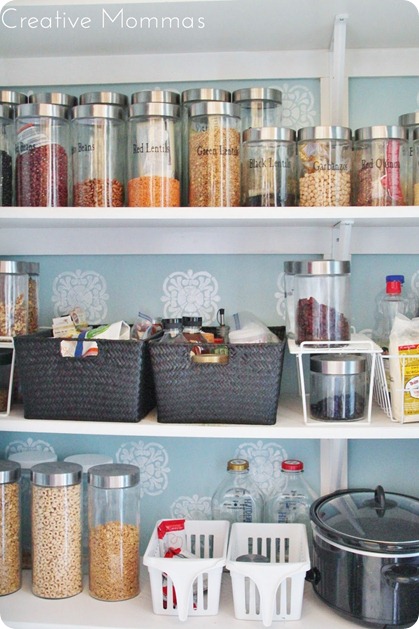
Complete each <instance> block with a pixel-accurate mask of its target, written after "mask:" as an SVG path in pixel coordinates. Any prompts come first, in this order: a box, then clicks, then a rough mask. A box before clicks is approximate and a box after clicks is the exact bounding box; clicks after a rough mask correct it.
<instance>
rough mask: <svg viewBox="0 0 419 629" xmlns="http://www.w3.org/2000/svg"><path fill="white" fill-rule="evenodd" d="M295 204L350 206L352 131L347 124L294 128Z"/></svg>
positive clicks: (307, 205)
mask: <svg viewBox="0 0 419 629" xmlns="http://www.w3.org/2000/svg"><path fill="white" fill-rule="evenodd" d="M298 162H299V165H298V170H299V205H300V206H302V207H336V206H349V205H351V167H352V132H351V130H350V129H348V128H347V127H339V126H318V127H304V128H302V129H299V131H298Z"/></svg>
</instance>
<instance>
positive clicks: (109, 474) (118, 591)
mask: <svg viewBox="0 0 419 629" xmlns="http://www.w3.org/2000/svg"><path fill="white" fill-rule="evenodd" d="M88 505H89V507H88V508H89V591H90V594H91V596H93V597H94V598H97V599H100V600H102V601H124V600H126V599H129V598H132V597H134V596H136V595H137V594H138V593H139V591H140V573H139V566H140V564H139V561H140V470H139V468H138V467H137V466H136V465H125V464H117V463H115V464H109V465H95V466H94V467H92V468H90V470H89V471H88Z"/></svg>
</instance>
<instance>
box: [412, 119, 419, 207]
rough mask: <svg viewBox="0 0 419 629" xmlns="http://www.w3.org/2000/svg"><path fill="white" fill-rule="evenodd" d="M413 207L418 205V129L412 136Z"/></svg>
mask: <svg viewBox="0 0 419 629" xmlns="http://www.w3.org/2000/svg"><path fill="white" fill-rule="evenodd" d="M413 146H414V149H413V161H414V164H413V205H419V127H418V128H417V129H415V132H414V136H413Z"/></svg>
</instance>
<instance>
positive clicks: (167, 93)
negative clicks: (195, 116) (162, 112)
mask: <svg viewBox="0 0 419 629" xmlns="http://www.w3.org/2000/svg"><path fill="white" fill-rule="evenodd" d="M136 103H169V104H170V105H179V103H180V94H179V92H172V91H171V90H141V91H139V92H135V93H134V94H131V104H132V105H135V104H136Z"/></svg>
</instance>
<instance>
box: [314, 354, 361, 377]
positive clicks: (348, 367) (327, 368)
mask: <svg viewBox="0 0 419 629" xmlns="http://www.w3.org/2000/svg"><path fill="white" fill-rule="evenodd" d="M365 369H366V358H365V356H361V355H357V354H323V355H318V356H311V357H310V370H311V371H314V372H315V373H322V374H325V375H329V376H331V375H335V376H349V375H353V374H358V373H363V372H364V371H365Z"/></svg>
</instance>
